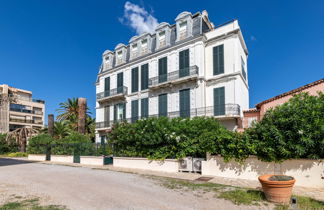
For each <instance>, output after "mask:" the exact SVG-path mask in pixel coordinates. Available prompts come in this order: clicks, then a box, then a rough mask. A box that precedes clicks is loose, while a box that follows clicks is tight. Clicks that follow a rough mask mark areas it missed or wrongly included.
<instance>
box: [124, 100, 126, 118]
mask: <svg viewBox="0 0 324 210" xmlns="http://www.w3.org/2000/svg"><path fill="white" fill-rule="evenodd" d="M123 119H124V120H125V119H126V103H123Z"/></svg>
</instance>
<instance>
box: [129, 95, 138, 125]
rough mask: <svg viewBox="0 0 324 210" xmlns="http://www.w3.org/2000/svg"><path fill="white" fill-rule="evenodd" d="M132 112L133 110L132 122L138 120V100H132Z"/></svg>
mask: <svg viewBox="0 0 324 210" xmlns="http://www.w3.org/2000/svg"><path fill="white" fill-rule="evenodd" d="M131 112H132V119H131V122H135V121H136V120H138V100H134V101H132V109H131Z"/></svg>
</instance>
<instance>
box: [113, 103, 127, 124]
mask: <svg viewBox="0 0 324 210" xmlns="http://www.w3.org/2000/svg"><path fill="white" fill-rule="evenodd" d="M125 118H126V104H125V103H120V104H115V105H114V121H115V122H117V121H121V120H124V119H125Z"/></svg>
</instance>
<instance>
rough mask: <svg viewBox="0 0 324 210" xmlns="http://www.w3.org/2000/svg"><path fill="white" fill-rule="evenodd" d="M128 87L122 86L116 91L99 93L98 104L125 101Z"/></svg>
mask: <svg viewBox="0 0 324 210" xmlns="http://www.w3.org/2000/svg"><path fill="white" fill-rule="evenodd" d="M127 90H128V89H127V87H125V86H121V87H117V88H115V89H112V90H109V91H104V92H101V93H97V101H98V102H105V101H111V100H117V99H124V98H125V96H126V95H127Z"/></svg>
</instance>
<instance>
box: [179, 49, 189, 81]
mask: <svg viewBox="0 0 324 210" xmlns="http://www.w3.org/2000/svg"><path fill="white" fill-rule="evenodd" d="M188 75H189V49H187V50H183V51H181V52H179V77H185V76H188Z"/></svg>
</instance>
